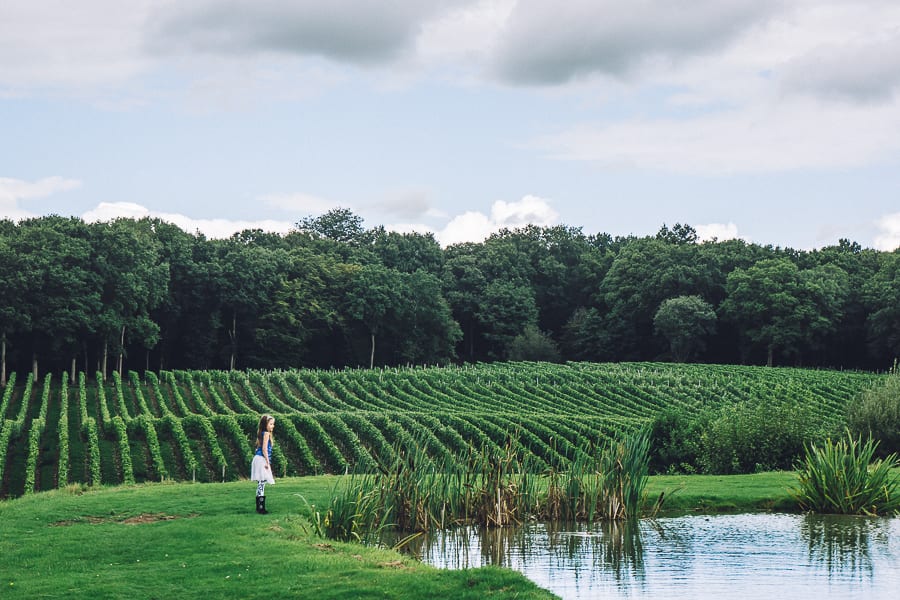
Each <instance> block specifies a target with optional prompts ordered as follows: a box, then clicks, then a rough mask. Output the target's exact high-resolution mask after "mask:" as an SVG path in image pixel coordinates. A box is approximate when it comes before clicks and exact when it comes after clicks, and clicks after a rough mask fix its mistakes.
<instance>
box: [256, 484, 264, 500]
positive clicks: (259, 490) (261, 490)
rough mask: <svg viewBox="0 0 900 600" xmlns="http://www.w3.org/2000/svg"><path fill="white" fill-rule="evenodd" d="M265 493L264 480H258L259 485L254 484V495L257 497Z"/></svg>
mask: <svg viewBox="0 0 900 600" xmlns="http://www.w3.org/2000/svg"><path fill="white" fill-rule="evenodd" d="M265 495H266V482H265V481H260V482H259V485H257V486H256V497H257V498H259V497H260V496H265Z"/></svg>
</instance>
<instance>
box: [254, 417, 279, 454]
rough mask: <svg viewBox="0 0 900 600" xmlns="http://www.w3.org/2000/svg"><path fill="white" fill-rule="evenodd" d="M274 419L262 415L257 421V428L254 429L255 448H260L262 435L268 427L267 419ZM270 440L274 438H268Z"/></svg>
mask: <svg viewBox="0 0 900 600" xmlns="http://www.w3.org/2000/svg"><path fill="white" fill-rule="evenodd" d="M274 418H275V417H273V416H271V415H263V416H262V417H260V419H259V427H257V428H256V447H257V448H259V447H261V446H262V440H263V434H264V433H265V432H266V429H267V428H268V427H269V419H274ZM269 439H270V440H273V439H275V438H274V436H271V435H270V436H269Z"/></svg>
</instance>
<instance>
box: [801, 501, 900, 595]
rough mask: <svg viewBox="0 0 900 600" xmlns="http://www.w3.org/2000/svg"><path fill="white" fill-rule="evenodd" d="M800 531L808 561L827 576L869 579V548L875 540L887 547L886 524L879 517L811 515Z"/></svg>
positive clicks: (870, 567)
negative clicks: (818, 566) (817, 566)
mask: <svg viewBox="0 0 900 600" xmlns="http://www.w3.org/2000/svg"><path fill="white" fill-rule="evenodd" d="M800 531H801V534H802V535H803V537H804V539H805V540H806V542H807V544H808V546H809V558H810V562H811V563H812V564H818V565H821V566H822V567H824V568H825V570H826V571H827V572H828V574H829V575H838V574H840V575H843V576H846V575H850V576H852V577H856V578H859V579H871V578H872V576H873V573H874V564H873V561H872V554H871V548H870V545H871V544H872V542H873V541H875V542H879V543H881V544H884V546H885V549H886V548H887V540H888V524H887V521H886V520H885V519H883V518H878V517H857V516H845V515H815V514H810V515H807V516H806V517H805V518H804V519H803V523H802V524H801V526H800Z"/></svg>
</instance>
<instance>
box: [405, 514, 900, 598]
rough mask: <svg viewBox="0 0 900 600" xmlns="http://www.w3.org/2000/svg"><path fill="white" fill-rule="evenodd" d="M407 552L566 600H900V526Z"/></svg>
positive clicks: (577, 537)
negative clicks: (522, 580)
mask: <svg viewBox="0 0 900 600" xmlns="http://www.w3.org/2000/svg"><path fill="white" fill-rule="evenodd" d="M408 550H409V551H410V552H411V553H413V554H414V555H416V556H418V557H419V558H420V559H421V560H422V561H424V562H426V563H429V564H432V565H435V566H438V567H443V568H448V569H464V568H469V567H479V566H483V565H500V566H504V567H508V568H511V569H514V570H516V571H519V572H521V573H523V574H524V575H525V576H526V577H528V578H529V579H531V580H532V581H534V582H535V583H537V584H538V585H540V586H541V587H543V588H545V589H548V590H551V591H552V592H554V593H555V594H557V595H559V596H560V597H562V598H566V599H569V598H572V599H574V598H579V599H580V598H613V599H614V598H645V597H646V598H649V597H653V598H667V599H672V598H715V599H716V600H721V599H723V598H742V599H753V598H759V599H765V600H769V599H771V598H791V599H792V600H802V599H806V598H809V599H815V600H823V599H826V598H841V599H847V598H859V599H863V598H865V599H867V600H880V599H882V598H883V599H885V600H887V599H891V600H897V599H900V518H892V519H885V518H867V517H841V516H821V515H794V514H741V515H716V516H684V517H672V518H659V519H655V520H642V521H639V522H636V523H632V524H622V523H601V524H593V525H584V524H576V525H568V526H560V525H556V524H548V523H535V524H531V525H528V526H525V527H521V528H518V529H516V530H504V531H498V530H490V531H483V530H480V529H478V528H473V527H470V528H459V529H455V530H451V531H441V532H437V533H434V534H431V535H429V536H427V537H422V538H419V539H417V540H415V541H414V542H413V543H412V544H410V547H409V548H408Z"/></svg>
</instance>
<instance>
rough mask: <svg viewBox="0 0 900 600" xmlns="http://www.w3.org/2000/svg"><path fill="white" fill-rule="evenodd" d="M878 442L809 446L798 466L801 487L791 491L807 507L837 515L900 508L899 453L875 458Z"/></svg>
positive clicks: (846, 441)
mask: <svg viewBox="0 0 900 600" xmlns="http://www.w3.org/2000/svg"><path fill="white" fill-rule="evenodd" d="M877 446H878V442H877V441H875V440H873V439H872V438H868V439H867V440H866V442H865V443H862V439H861V438H854V437H853V434H852V433H851V432H850V431H849V430H848V431H847V433H846V438H845V439H840V440H838V441H836V442H832V441H831V439H828V440H826V441H825V443H824V444H823V445H822V446H815V445H811V446H807V447H806V453H805V456H804V457H803V460H802V461H801V462H800V464H799V465H798V471H799V475H800V484H799V487H798V488H796V489H794V490H792V494H793V496H794V498H795V499H796V500H797V502H798V504H799V505H800V507H801V508H802V509H804V510H812V511H815V512H824V513H837V514H867V515H877V514H888V513H892V512H893V513H897V512H898V511H900V476H898V475H896V474H894V475H892V474H891V469H893V468H896V467H897V466H900V462H898V460H897V455H896V454H890V455H888V456H887V458H885V459H883V460H882V459H877V460H875V461H873V460H872V458H873V456H874V455H875V450H876V448H877Z"/></svg>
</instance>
